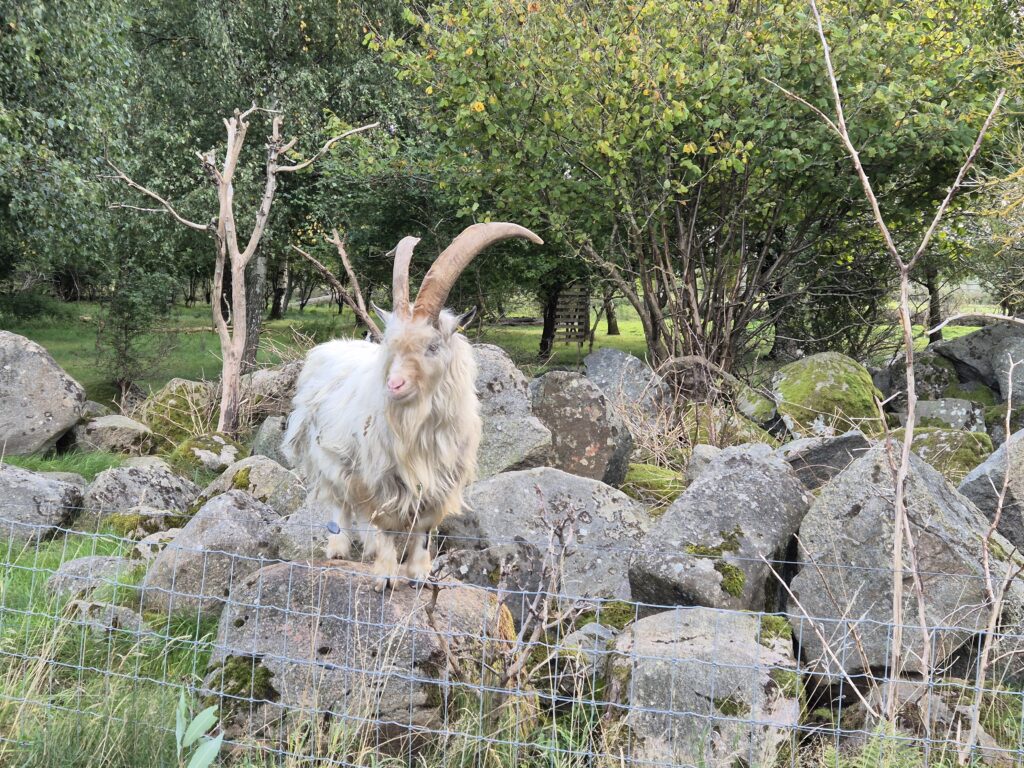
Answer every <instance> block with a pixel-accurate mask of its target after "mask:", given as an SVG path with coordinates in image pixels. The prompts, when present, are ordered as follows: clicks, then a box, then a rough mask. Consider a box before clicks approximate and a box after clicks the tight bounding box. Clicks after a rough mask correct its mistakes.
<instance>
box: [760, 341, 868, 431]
mask: <svg viewBox="0 0 1024 768" xmlns="http://www.w3.org/2000/svg"><path fill="white" fill-rule="evenodd" d="M772 386H773V389H774V394H775V398H776V400H777V401H778V404H779V405H778V410H779V415H780V416H781V417H782V420H783V422H784V423H785V424H786V427H787V428H788V429H789V430H790V431H791V432H793V433H794V434H797V435H805V436H806V435H822V434H837V433H840V432H846V431H847V430H850V429H855V428H856V429H860V430H861V431H862V432H865V433H870V432H875V431H877V429H878V425H879V417H878V408H877V406H876V404H875V401H876V398H880V397H881V393H880V392H879V391H878V390H877V389H876V388H875V385H874V382H873V381H872V380H871V374H870V373H868V370H867V368H865V367H864V366H863V365H861V364H860V363H858V362H857V361H856V360H853V359H851V358H849V357H846V355H841V354H839V353H838V352H822V353H820V354H817V355H811V356H810V357H806V358H804V359H802V360H797V361H796V362H793V363H790V364H789V365H786V366H783V367H782V368H780V369H779V370H778V371H777V372H776V373H775V376H774V378H773V381H772Z"/></svg>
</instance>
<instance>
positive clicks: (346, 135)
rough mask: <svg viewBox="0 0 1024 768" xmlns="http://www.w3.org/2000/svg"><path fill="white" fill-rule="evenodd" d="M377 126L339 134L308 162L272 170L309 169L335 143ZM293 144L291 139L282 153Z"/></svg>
mask: <svg viewBox="0 0 1024 768" xmlns="http://www.w3.org/2000/svg"><path fill="white" fill-rule="evenodd" d="M379 125H380V123H370V124H369V125H362V126H360V127H359V128H353V129H352V130H351V131H345V132H344V133H342V134H340V135H338V136H335V137H334V138H333V139H330V140H329V141H328V142H327V143H326V144H324V145H323V146H322V147H320V151H319V152H317V153H316V154H315V155H313V156H312V157H311V158H309V159H308V160H303V161H302V162H300V163H296V164H295V165H277V166H275V167H274V170H277V171H281V172H291V171H301V170H302V169H303V168H307V167H309V166H310V165H312V164H313V163H315V162H316V161H317V160H319V159H320V158H321V157H323V156H324V155H325V154H326V153H327V150H329V149H330V148H331V147H332V146H334V145H335V144H336V143H337V142H339V141H341V140H342V139H346V138H348V137H349V136H352V135H353V134H356V133H362V132H363V131H368V130H370V129H371V128H376V127H378V126H379ZM294 144H295V140H294V139H292V140H291V141H290V142H288V144H287V145H286V146H285V148H282V151H285V149H291V147H292V146H293V145H294Z"/></svg>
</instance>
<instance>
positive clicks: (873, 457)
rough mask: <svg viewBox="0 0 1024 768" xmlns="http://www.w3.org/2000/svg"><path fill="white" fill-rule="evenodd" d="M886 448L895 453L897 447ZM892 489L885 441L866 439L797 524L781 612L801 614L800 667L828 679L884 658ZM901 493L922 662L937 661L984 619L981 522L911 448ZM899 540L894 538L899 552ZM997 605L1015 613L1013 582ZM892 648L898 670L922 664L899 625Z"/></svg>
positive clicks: (906, 610)
mask: <svg viewBox="0 0 1024 768" xmlns="http://www.w3.org/2000/svg"><path fill="white" fill-rule="evenodd" d="M893 450H895V451H899V446H898V445H896V446H893ZM893 487H894V479H893V471H892V468H891V464H890V457H889V454H888V452H887V450H886V446H885V445H884V444H883V445H878V446H875V447H873V448H872V449H871V450H870V451H868V452H867V453H866V454H864V455H863V456H861V457H860V458H859V459H857V460H856V461H854V462H853V463H852V464H851V465H850V466H849V467H847V468H846V469H845V470H843V471H842V472H841V473H839V475H837V476H836V477H835V478H833V479H832V482H830V483H828V484H827V485H825V486H824V487H823V488H822V489H821V493H820V494H819V496H818V497H817V499H815V501H814V503H813V504H812V506H811V509H810V512H808V514H807V516H806V517H805V518H804V522H803V525H802V526H801V528H800V561H801V564H800V572H799V573H798V574H797V575H796V577H795V578H794V579H793V581H792V584H791V589H792V591H793V594H794V595H795V597H796V600H797V601H798V603H794V604H793V605H790V606H789V607H788V611H789V613H790V616H791V621H792V622H793V623H794V626H796V625H797V624H799V623H801V622H803V623H802V624H800V627H801V629H800V636H801V638H802V641H801V642H802V651H803V655H804V657H805V658H806V659H807V662H808V663H807V666H808V669H811V670H814V671H815V672H818V673H820V674H822V675H824V676H826V677H827V678H830V679H832V680H838V679H840V678H841V676H842V673H843V671H844V670H845V672H846V673H848V674H854V675H856V674H862V673H872V672H876V671H879V670H884V669H886V668H887V667H888V665H889V661H890V645H891V642H892V622H893V616H892V600H893V593H892V569H893V561H892V549H893V524H894V519H895V513H894V509H893V506H894V504H893ZM905 499H906V507H907V517H908V521H909V524H910V528H911V531H912V533H913V539H914V543H915V550H916V555H917V566H918V571H919V573H921V574H922V578H923V581H924V590H925V593H926V601H925V605H924V611H925V620H926V621H927V623H928V626H929V627H932V628H933V630H932V642H931V649H932V659H931V664H932V665H934V666H936V667H937V666H941V665H942V663H943V661H944V660H945V659H947V658H948V657H949V656H950V655H951V654H952V653H953V652H954V651H956V650H957V648H959V647H960V646H961V645H963V644H964V643H966V642H967V641H968V640H969V639H970V638H971V637H972V636H973V635H974V634H975V633H976V632H978V631H981V630H982V628H983V627H984V623H985V620H986V618H987V616H986V615H985V610H984V606H986V605H987V601H988V598H987V595H986V591H985V580H984V578H983V576H984V566H983V562H982V550H983V547H982V541H983V539H984V537H985V535H986V533H987V530H988V521H987V520H986V519H985V517H984V516H983V515H982V514H981V513H980V512H979V511H978V510H977V509H976V508H975V507H974V506H973V505H972V504H971V503H970V502H969V501H968V500H967V499H965V498H964V497H963V496H961V495H960V494H959V493H957V492H956V491H955V490H954V489H953V487H952V486H951V485H949V483H947V482H946V480H945V479H944V478H943V477H942V475H941V474H939V472H938V471H937V470H935V469H933V468H932V467H931V466H929V465H928V464H926V463H925V462H924V461H923V460H921V459H920V458H918V457H917V456H915V455H913V454H911V461H910V472H909V476H908V478H907V483H906V494H905ZM992 541H993V544H992V549H993V551H995V552H1000V553H1008V552H1010V551H1011V548H1012V547H1011V545H1010V544H1009V542H1007V541H1006V539H1004V538H1003V537H1002V536H1001V535H999V534H998V533H997V534H995V535H994V536H993V539H992ZM906 546H907V545H906V541H905V540H904V548H905V550H906ZM910 562H911V555H910V552H909V551H904V553H903V564H904V567H905V568H907V569H908V570H909V569H910V567H911V566H910ZM904 584H905V586H904V590H903V599H904V605H903V616H904V621H905V622H907V623H908V624H912V625H913V624H916V621H917V616H918V604H917V598H916V595H915V589H914V586H913V582H912V581H911V579H910V577H909V576H907V577H906V578H905V580H904ZM1007 607H1008V610H1009V609H1012V610H1014V611H1017V612H1019V610H1020V607H1021V597H1020V591H1019V589H1017V588H1014V591H1013V592H1012V593H1011V594H1010V595H1009V596H1008V598H1007ZM810 622H813V623H814V627H812V626H811V624H810ZM815 628H816V629H817V631H815ZM819 632H820V634H819ZM822 638H825V639H826V641H827V643H828V646H829V649H830V650H829V651H827V652H826V650H825V648H824V647H823V644H822ZM899 655H900V667H899V668H900V670H901V671H902V672H904V673H908V674H915V673H921V672H923V671H924V670H923V669H921V658H920V637H919V634H918V633H917V632H915V631H913V630H912V629H911V628H909V627H908V628H906V629H905V630H904V632H903V647H902V648H901V649H900V654H899ZM837 664H841V665H842V666H841V668H840V667H839V666H837Z"/></svg>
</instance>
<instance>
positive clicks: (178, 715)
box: [174, 689, 188, 759]
mask: <svg viewBox="0 0 1024 768" xmlns="http://www.w3.org/2000/svg"><path fill="white" fill-rule="evenodd" d="M187 712H188V702H186V701H185V690H184V689H182V691H181V697H180V698H179V699H178V709H177V711H176V712H175V713H174V715H175V723H174V743H175V744H176V745H177V747H178V759H181V739H182V737H183V736H184V735H185V715H186V713H187Z"/></svg>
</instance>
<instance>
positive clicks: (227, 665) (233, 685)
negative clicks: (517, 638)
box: [204, 563, 514, 748]
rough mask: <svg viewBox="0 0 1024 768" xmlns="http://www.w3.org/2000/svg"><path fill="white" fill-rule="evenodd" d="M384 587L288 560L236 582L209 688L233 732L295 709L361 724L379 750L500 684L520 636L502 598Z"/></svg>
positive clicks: (357, 572)
mask: <svg viewBox="0 0 1024 768" xmlns="http://www.w3.org/2000/svg"><path fill="white" fill-rule="evenodd" d="M375 583H376V581H375V579H374V578H373V576H372V575H370V567H369V566H366V565H361V564H357V563H343V564H342V565H341V566H340V567H339V566H337V565H334V566H328V565H320V564H315V565H308V564H297V563H279V564H276V565H270V566H267V567H265V568H263V569H262V570H259V571H256V572H254V573H250V574H249V575H247V576H246V577H245V578H237V579H236V580H235V584H234V586H233V588H232V590H231V594H230V598H229V600H228V603H227V606H226V607H225V609H224V613H223V615H222V617H221V620H220V628H219V629H218V632H217V640H216V642H215V643H214V649H215V650H214V653H213V656H212V658H211V662H210V663H211V670H210V672H209V674H208V675H207V677H206V680H205V684H204V687H205V689H206V692H207V693H208V694H209V695H212V696H214V697H218V698H220V704H221V708H222V717H223V719H222V722H223V723H224V724H225V725H226V726H228V728H229V730H230V729H232V728H235V727H239V728H241V729H243V731H244V732H249V733H252V732H254V729H261V728H266V727H267V726H270V725H272V724H273V723H275V722H277V721H279V720H280V719H282V718H284V717H286V716H288V715H289V714H292V713H295V714H297V715H299V716H300V717H301V718H302V719H303V720H304V721H305V722H307V723H308V722H309V718H311V717H312V718H315V719H317V720H319V719H320V718H323V719H324V720H334V721H337V722H341V721H343V720H345V719H347V718H349V717H356V718H358V719H359V720H360V721H362V722H366V723H367V724H368V725H367V726H366V727H367V728H368V729H370V733H369V734H367V739H368V742H369V743H374V744H381V743H382V742H384V741H387V740H388V739H393V738H394V739H401V737H403V736H405V735H411V733H414V732H415V731H417V730H419V729H422V728H436V727H438V726H440V725H442V724H443V722H445V720H444V718H445V717H446V715H447V713H448V711H449V710H448V709H447V708H448V707H449V706H454V704H455V702H456V701H458V702H460V703H461V704H463V705H466V704H468V702H466V700H465V698H464V697H465V696H472V695H473V694H472V692H473V691H474V690H477V691H480V690H483V688H482V687H481V684H485V685H486V684H487V683H490V684H492V685H493V684H494V683H496V682H497V681H496V679H492V677H491V676H492V675H495V674H497V670H499V669H500V668H501V663H502V662H501V659H502V651H504V650H505V648H506V645H507V643H508V641H509V640H511V639H512V638H513V637H514V630H513V629H512V623H511V620H510V618H509V616H508V612H507V611H506V610H505V609H504V608H501V607H499V606H498V604H497V602H496V601H495V599H494V596H493V595H491V594H489V593H487V592H486V591H484V590H480V589H476V588H472V587H465V586H461V585H458V584H450V583H449V584H447V585H445V586H444V587H442V588H441V589H440V590H438V592H437V594H436V602H433V597H432V594H431V591H430V590H413V589H409V588H407V587H399V588H397V589H395V590H394V591H393V592H385V593H383V594H382V593H379V592H377V591H375V590H374V585H375ZM451 658H456V659H458V660H459V662H458V663H459V664H460V666H461V673H462V675H463V676H464V677H462V678H460V679H459V682H458V683H453V682H452V681H450V680H449V678H448V675H447V673H446V670H447V669H448V665H449V660H450V659H451ZM485 664H487V665H493V667H492V669H493V670H495V671H490V670H489V669H487V668H485V666H484V665H485ZM469 706H470V708H471V709H473V708H475V707H477V706H482V705H477V704H469ZM373 729H379V731H377V732H376V733H374V731H373ZM266 730H268V731H273V732H277V730H278V729H276V728H266ZM399 748H400V747H399Z"/></svg>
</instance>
